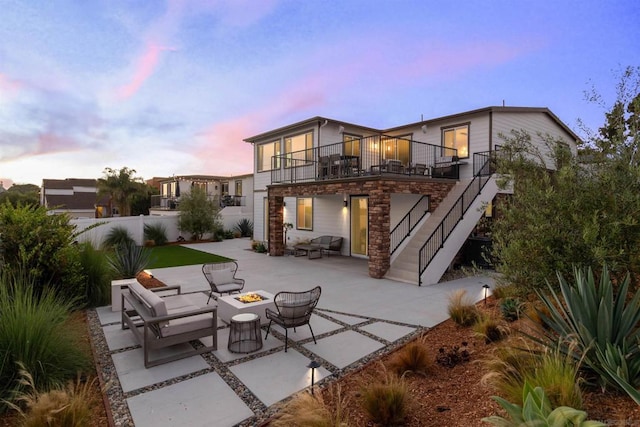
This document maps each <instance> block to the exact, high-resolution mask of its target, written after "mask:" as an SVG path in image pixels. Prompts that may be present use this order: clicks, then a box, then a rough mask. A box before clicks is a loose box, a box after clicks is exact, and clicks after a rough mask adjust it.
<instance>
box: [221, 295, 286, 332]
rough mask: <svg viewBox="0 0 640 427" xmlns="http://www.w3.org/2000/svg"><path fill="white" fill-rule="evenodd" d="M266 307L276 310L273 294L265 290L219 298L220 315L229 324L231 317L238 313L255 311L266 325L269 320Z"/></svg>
mask: <svg viewBox="0 0 640 427" xmlns="http://www.w3.org/2000/svg"><path fill="white" fill-rule="evenodd" d="M265 308H270V309H271V310H275V309H276V305H275V304H274V302H273V294H270V293H269V292H267V291H263V290H258V291H250V292H244V293H242V294H233V295H226V296H223V297H220V298H218V317H219V318H220V320H222V321H223V322H225V323H227V324H230V323H231V318H232V317H233V316H235V315H236V314H243V313H253V314H257V315H258V316H260V324H262V325H266V324H267V323H269V322H268V319H267V317H266V316H265V314H264V310H265Z"/></svg>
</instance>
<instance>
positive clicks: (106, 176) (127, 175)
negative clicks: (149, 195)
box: [98, 167, 145, 216]
mask: <svg viewBox="0 0 640 427" xmlns="http://www.w3.org/2000/svg"><path fill="white" fill-rule="evenodd" d="M135 173H136V171H135V169H129V168H128V167H123V168H122V169H119V170H116V169H112V168H105V169H104V171H103V177H102V178H99V179H98V195H100V196H102V195H108V196H109V198H110V201H111V203H112V204H114V205H115V206H116V207H117V208H118V211H119V212H120V215H121V216H130V215H131V203H132V200H133V197H134V195H136V194H139V193H144V192H145V184H144V182H143V181H142V178H139V177H136V176H135Z"/></svg>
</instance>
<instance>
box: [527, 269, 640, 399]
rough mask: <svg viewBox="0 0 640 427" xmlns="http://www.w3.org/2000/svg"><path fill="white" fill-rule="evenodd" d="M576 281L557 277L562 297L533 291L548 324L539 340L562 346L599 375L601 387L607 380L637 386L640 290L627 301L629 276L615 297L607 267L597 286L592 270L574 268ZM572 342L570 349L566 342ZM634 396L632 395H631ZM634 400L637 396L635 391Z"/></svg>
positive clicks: (639, 383) (639, 382) (639, 379)
mask: <svg viewBox="0 0 640 427" xmlns="http://www.w3.org/2000/svg"><path fill="white" fill-rule="evenodd" d="M573 274H574V278H575V285H570V284H569V283H567V281H566V280H564V278H563V277H562V276H561V275H558V280H559V284H560V292H561V296H562V299H561V298H560V297H559V296H558V295H557V294H555V293H554V292H553V290H552V288H551V285H549V284H547V285H548V286H549V289H550V290H551V293H550V296H549V295H546V294H542V293H540V292H538V296H539V297H540V299H541V301H542V302H543V303H544V306H545V307H546V309H547V310H546V311H548V313H546V314H545V313H540V317H541V318H542V320H543V322H544V323H545V324H546V325H547V326H548V329H547V330H544V331H543V334H544V337H543V338H542V339H540V340H538V342H540V343H542V344H544V345H546V346H549V347H556V346H557V345H558V343H560V344H561V346H563V348H564V351H565V352H566V353H567V354H571V355H572V356H573V357H574V358H575V359H580V358H583V357H584V359H583V363H584V366H586V367H587V368H589V369H591V370H593V371H594V372H595V373H596V374H598V375H599V377H600V380H601V383H602V385H605V384H610V385H613V386H614V387H617V388H621V389H623V390H625V391H627V392H629V391H630V390H631V389H637V388H638V387H639V386H640V347H639V346H638V343H639V342H640V328H639V327H638V326H639V322H640V310H638V307H640V290H639V291H637V292H636V293H635V295H633V297H632V298H631V299H630V300H628V301H627V292H628V289H629V283H630V278H629V275H628V274H627V277H626V278H625V279H624V281H623V282H622V283H621V284H620V286H619V288H618V290H617V295H614V289H613V284H612V283H611V279H610V277H609V271H608V269H607V267H606V266H605V267H604V268H603V270H602V275H601V278H600V283H599V284H598V285H596V283H595V279H594V275H593V272H592V271H591V269H588V270H587V272H586V274H585V272H584V271H583V270H581V269H578V268H574V273H573ZM572 342H573V343H575V344H576V345H575V347H572V345H571V343H572ZM632 397H633V396H632ZM634 398H636V399H640V395H638V392H637V391H636V397H634Z"/></svg>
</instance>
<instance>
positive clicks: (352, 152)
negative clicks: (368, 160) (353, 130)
mask: <svg viewBox="0 0 640 427" xmlns="http://www.w3.org/2000/svg"><path fill="white" fill-rule="evenodd" d="M361 139H362V136H359V135H351V134H348V133H345V134H343V135H342V142H343V144H344V154H345V155H346V156H358V157H360V140H361Z"/></svg>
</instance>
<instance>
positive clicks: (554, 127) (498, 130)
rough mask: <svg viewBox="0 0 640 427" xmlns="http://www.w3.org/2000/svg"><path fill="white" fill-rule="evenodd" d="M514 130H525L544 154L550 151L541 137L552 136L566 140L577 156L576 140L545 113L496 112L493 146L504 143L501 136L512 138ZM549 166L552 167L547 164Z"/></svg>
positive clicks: (494, 116)
mask: <svg viewBox="0 0 640 427" xmlns="http://www.w3.org/2000/svg"><path fill="white" fill-rule="evenodd" d="M512 130H524V131H526V132H528V133H529V135H531V140H532V142H533V143H534V144H535V145H537V146H538V148H539V149H540V150H541V152H542V153H547V152H548V150H547V148H546V146H545V144H544V142H543V140H542V138H541V137H540V136H539V135H542V136H545V135H550V136H551V137H553V138H560V139H562V140H564V141H565V142H566V143H567V144H569V147H570V148H571V151H572V152H573V153H574V154H576V144H575V139H574V138H573V137H572V136H571V135H570V134H569V133H568V132H567V131H565V130H564V129H563V128H562V127H560V126H559V125H558V124H557V123H556V122H555V120H553V119H552V118H551V117H549V115H547V114H543V113H514V112H504V113H503V112H496V113H494V115H493V144H494V145H500V144H501V143H504V139H503V138H501V137H500V134H502V135H505V136H507V137H510V136H511V131H512ZM547 166H551V165H550V164H547Z"/></svg>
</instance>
